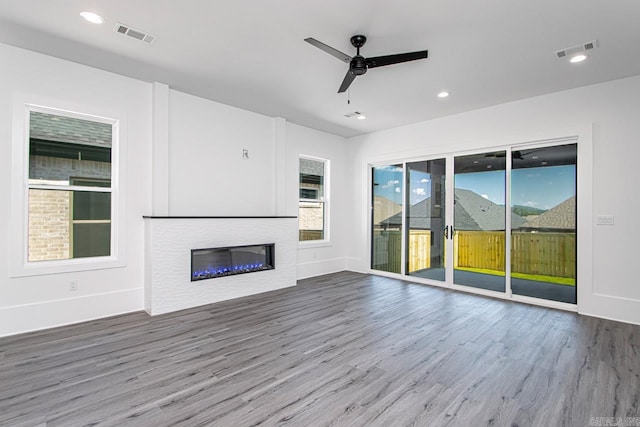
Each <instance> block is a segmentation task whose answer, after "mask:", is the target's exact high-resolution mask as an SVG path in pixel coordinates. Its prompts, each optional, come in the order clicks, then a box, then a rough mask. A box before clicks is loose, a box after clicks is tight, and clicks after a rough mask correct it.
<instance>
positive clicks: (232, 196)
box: [169, 90, 276, 216]
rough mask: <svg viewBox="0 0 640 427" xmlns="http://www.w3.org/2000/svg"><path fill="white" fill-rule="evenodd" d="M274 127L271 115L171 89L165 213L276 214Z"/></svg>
mask: <svg viewBox="0 0 640 427" xmlns="http://www.w3.org/2000/svg"><path fill="white" fill-rule="evenodd" d="M274 126H275V119H273V118H271V117H267V116H263V115H261V114H256V113H252V112H249V111H245V110H241V109H239V108H235V107H230V106H228V105H224V104H220V103H217V102H213V101H210V100H207V99H203V98H198V97H196V96H192V95H187V94H184V93H181V92H177V91H174V90H170V91H169V214H170V215H187V216H197V215H202V216H216V215H219V216H229V215H262V216H266V215H275V214H276V212H275V197H276V196H275V186H274V180H275V169H276V164H275V159H274V150H275V141H274ZM243 149H247V150H248V151H249V159H243V157H242V150H243Z"/></svg>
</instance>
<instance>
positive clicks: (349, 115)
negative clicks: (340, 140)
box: [344, 111, 362, 117]
mask: <svg viewBox="0 0 640 427" xmlns="http://www.w3.org/2000/svg"><path fill="white" fill-rule="evenodd" d="M361 115H362V113H361V112H360V111H354V112H353V113H349V114H345V115H344V116H345V117H358V116H361Z"/></svg>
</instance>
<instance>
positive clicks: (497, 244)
mask: <svg viewBox="0 0 640 427" xmlns="http://www.w3.org/2000/svg"><path fill="white" fill-rule="evenodd" d="M506 156H507V153H506V151H495V152H489V153H480V154H472V155H467V156H457V157H455V159H454V185H455V190H454V196H455V201H454V207H453V209H454V218H453V232H452V234H453V258H454V261H453V262H454V266H453V267H454V270H453V282H454V283H455V284H457V285H465V286H472V287H474V288H482V289H487V290H491V291H498V292H505V236H506V234H505V230H506V226H505V224H506V218H505V201H506Z"/></svg>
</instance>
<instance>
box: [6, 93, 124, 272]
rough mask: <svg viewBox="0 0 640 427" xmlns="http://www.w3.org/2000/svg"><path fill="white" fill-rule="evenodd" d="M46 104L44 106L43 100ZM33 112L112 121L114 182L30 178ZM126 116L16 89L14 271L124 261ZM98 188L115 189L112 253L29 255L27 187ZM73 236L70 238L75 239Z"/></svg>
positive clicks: (11, 264) (79, 268) (111, 264)
mask: <svg viewBox="0 0 640 427" xmlns="http://www.w3.org/2000/svg"><path fill="white" fill-rule="evenodd" d="M45 105H46V106H45ZM31 112H40V113H46V114H54V115H59V116H65V117H71V118H77V119H82V120H89V121H93V122H99V123H106V124H110V125H111V127H112V136H111V187H109V188H106V187H86V186H74V185H50V184H29V148H30V145H29V144H30V139H29V137H30V135H29V133H30V130H29V129H30V117H31ZM125 128H126V118H125V117H124V115H123V114H122V113H120V112H115V111H106V110H104V109H102V108H100V107H92V106H88V105H85V104H82V105H70V104H69V103H66V102H63V101H59V100H50V99H46V100H43V99H38V98H37V97H35V96H29V95H16V96H15V97H14V103H13V126H12V154H11V160H12V171H11V220H10V223H11V231H10V239H9V242H8V243H9V254H10V255H9V270H10V271H9V273H10V277H23V276H36V275H44V274H58V273H68V272H75V271H86V270H96V269H105V268H117V267H124V266H125V265H126V264H125V248H126V246H125V241H126V239H125V236H126V216H125V215H126V209H125V201H126V192H125V191H124V186H123V185H122V183H123V181H124V180H123V179H122V174H123V173H124V171H125V170H126V164H125V161H124V160H125V159H126V156H125V153H124V148H125V144H124V135H125V133H124V132H123V131H122V129H125ZM31 189H42V190H52V191H55V190H62V191H76V190H79V191H98V192H109V193H110V194H111V219H110V220H111V242H110V254H109V255H108V256H98V257H83V258H69V259H59V260H42V261H29V230H28V225H29V190H31ZM71 243H72V242H70V244H71Z"/></svg>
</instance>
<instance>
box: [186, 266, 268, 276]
mask: <svg viewBox="0 0 640 427" xmlns="http://www.w3.org/2000/svg"><path fill="white" fill-rule="evenodd" d="M270 269H271V267H270V266H265V265H264V264H263V263H256V264H244V265H233V266H228V267H220V266H217V267H213V266H207V267H206V268H204V269H203V270H196V271H194V272H193V278H194V279H210V278H213V277H222V276H232V275H234V274H242V273H251V272H254V271H261V270H270Z"/></svg>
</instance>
